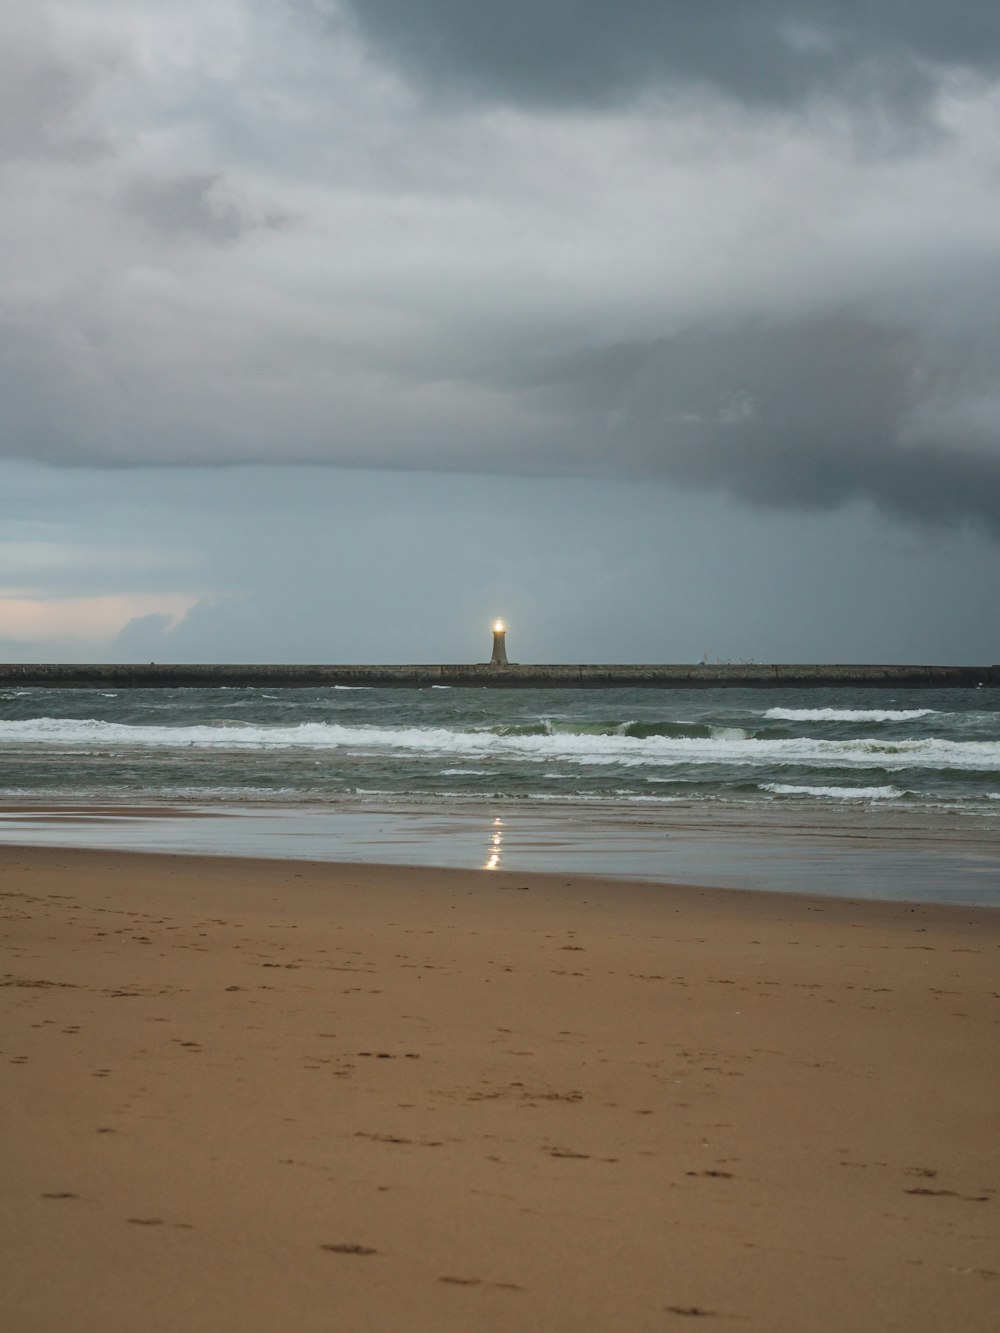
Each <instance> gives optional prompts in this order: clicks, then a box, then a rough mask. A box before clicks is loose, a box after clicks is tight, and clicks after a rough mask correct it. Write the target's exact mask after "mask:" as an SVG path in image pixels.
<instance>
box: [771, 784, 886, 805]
mask: <svg viewBox="0 0 1000 1333" xmlns="http://www.w3.org/2000/svg"><path fill="white" fill-rule="evenodd" d="M759 790H760V791H766V792H770V793H771V794H772V795H773V796H829V797H833V798H835V799H839V800H842V801H892V800H896V799H897V798H898V797H900V796H902V795H903V793H902V791H901V790H900V789H899V788H898V787H798V786H793V785H791V784H790V783H786V782H762V783H760V786H759Z"/></svg>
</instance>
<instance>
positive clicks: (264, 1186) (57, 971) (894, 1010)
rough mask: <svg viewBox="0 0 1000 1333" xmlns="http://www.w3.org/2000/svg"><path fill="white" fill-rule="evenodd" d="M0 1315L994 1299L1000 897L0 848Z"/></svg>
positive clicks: (874, 1308) (624, 1314)
mask: <svg viewBox="0 0 1000 1333" xmlns="http://www.w3.org/2000/svg"><path fill="white" fill-rule="evenodd" d="M0 894H2V916H3V921H2V927H0V932H2V933H0V940H2V951H3V958H2V960H0V1004H2V1007H3V1024H2V1036H0V1048H2V1057H0V1060H2V1067H3V1080H2V1087H3V1096H2V1098H0V1132H2V1135H3V1143H4V1145H5V1153H4V1169H3V1190H2V1201H0V1321H2V1324H3V1327H4V1328H5V1329H7V1330H10V1331H11V1333H56V1330H58V1331H59V1333H64V1331H65V1330H74V1331H75V1333H76V1331H80V1333H86V1331H89V1330H95V1333H96V1331H97V1330H100V1331H101V1333H125V1331H126V1330H128V1333H132V1331H133V1330H136V1329H142V1330H144V1331H145V1330H149V1331H152V1333H155V1331H157V1330H178V1331H180V1330H184V1331H185V1333H187V1331H188V1330H205V1331H206V1333H209V1331H211V1333H218V1331H219V1330H233V1333H236V1331H237V1330H238V1331H239V1333H277V1331H278V1330H289V1329H294V1330H297V1331H300V1333H312V1330H330V1329H337V1330H339V1331H340V1330H342V1331H344V1333H353V1331H354V1330H359V1331H360V1330H365V1331H368V1330H372V1331H373V1333H374V1331H375V1330H380V1331H381V1330H389V1329H396V1328H406V1329H407V1330H410V1331H411V1333H422V1331H423V1330H426V1331H427V1333H431V1331H434V1333H440V1331H442V1330H456V1331H457V1330H463V1331H465V1330H477V1329H483V1330H487V1329H489V1330H493V1329H505V1330H506V1329H516V1330H546V1331H548V1330H552V1331H556V1330H559V1331H562V1330H565V1331H566V1333H580V1331H582V1330H595V1333H596V1330H602V1331H603V1330H611V1329H623V1330H626V1329H627V1330H664V1329H667V1330H669V1329H675V1328H676V1329H686V1328H691V1327H696V1328H705V1329H709V1328H714V1327H718V1328H720V1329H725V1328H729V1327H733V1328H745V1329H747V1330H761V1333H765V1331H767V1333H784V1331H786V1330H787V1333H811V1331H812V1330H816V1331H817V1333H819V1331H824V1333H826V1331H830V1333H832V1331H833V1330H838V1331H840V1330H844V1329H850V1330H853V1331H855V1333H856V1331H858V1330H872V1331H873V1333H874V1331H875V1330H879V1331H882V1330H888V1329H900V1330H906V1331H907V1333H920V1331H921V1330H926V1333H932V1331H933V1333H940V1330H946V1329H947V1330H961V1333H979V1331H980V1330H982V1333H986V1331H987V1330H990V1331H991V1333H992V1330H993V1329H995V1328H996V1326H997V1311H998V1310H1000V1222H998V1217H1000V1195H998V1192H997V1191H998V1188H1000V1169H998V1149H997V1144H998V1142H1000V1115H998V1110H997V1108H998V1106H1000V1059H998V1050H1000V911H998V910H996V909H976V908H957V907H940V906H933V905H907V904H899V903H895V904H888V903H878V902H856V901H851V900H844V899H840V900H833V899H823V898H817V897H796V896H792V895H783V894H764V893H761V894H755V893H748V892H738V891H725V890H712V889H704V888H683V887H668V886H664V885H655V884H639V883H629V882H615V881H605V880H598V879H587V878H585V877H577V878H571V877H570V876H557V875H547V876H544V875H536V874H531V875H525V874H514V873H505V872H501V873H492V874H490V873H486V872H476V871H464V870H427V869H407V868H400V867H391V868H390V867H379V866H360V865H347V864H320V863H308V862H294V861H280V862H279V861H249V860H248V861H239V860H226V859H222V858H214V857H200V858H199V857H189V856H177V855H174V856H171V855H145V854H133V853H114V852H105V851H99V850H88V851H72V850H65V849H52V850H50V849H44V848H29V847H4V848H0Z"/></svg>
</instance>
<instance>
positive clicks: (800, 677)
mask: <svg viewBox="0 0 1000 1333" xmlns="http://www.w3.org/2000/svg"><path fill="white" fill-rule="evenodd" d="M223 685H225V686H229V687H230V688H231V689H241V688H242V689H260V688H264V687H266V688H268V689H318V688H322V687H324V686H326V687H330V686H335V685H341V686H353V687H354V688H356V689H357V688H365V687H367V688H376V689H392V688H395V689H427V688H429V687H430V686H433V685H447V686H452V687H458V688H471V689H508V690H509V689H615V688H624V687H628V688H630V689H635V688H645V689H660V690H664V689H665V690H669V689H707V688H719V687H722V686H731V687H743V688H747V687H751V688H759V689H811V688H820V687H827V688H829V687H831V686H845V687H848V686H849V687H852V688H857V687H861V688H865V687H867V688H877V689H935V688H937V689H974V688H976V687H978V686H992V687H997V686H1000V666H997V665H994V666H984V667H970V666H842V665H836V666H822V665H797V666H796V665H790V664H773V665H770V666H767V665H762V664H757V663H752V664H739V665H730V664H728V663H727V664H716V665H711V664H707V663H706V664H696V665H690V666H688V665H676V666H656V665H651V666H630V665H612V666H590V665H580V666H573V665H554V666H544V665H540V666H522V665H516V664H513V663H512V664H510V665H507V666H494V665H492V664H488V663H483V664H478V663H475V664H471V665H467V666H462V665H456V666H446V665H445V666H319V665H315V666H313V665H301V666H268V665H259V666H225V665H213V664H202V665H195V666H185V665H181V664H177V663H164V664H161V663H159V662H150V663H148V664H144V665H131V664H130V665H117V664H114V663H107V664H100V665H95V664H82V663H81V664H74V663H51V664H45V663H0V688H17V687H18V686H20V687H30V688H36V689H37V688H39V687H50V688H53V689H107V688H109V687H110V688H114V689H142V690H150V689H206V688H210V687H213V686H215V687H219V686H223Z"/></svg>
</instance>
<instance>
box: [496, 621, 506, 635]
mask: <svg viewBox="0 0 1000 1333" xmlns="http://www.w3.org/2000/svg"><path fill="white" fill-rule="evenodd" d="M505 628H506V626H505V625H504V623H503V621H502V620H494V622H493V632H494V634H502V633H503V632H504V630H505Z"/></svg>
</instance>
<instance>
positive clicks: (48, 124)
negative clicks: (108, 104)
mask: <svg viewBox="0 0 1000 1333" xmlns="http://www.w3.org/2000/svg"><path fill="white" fill-rule="evenodd" d="M124 59H125V56H124V52H123V51H122V50H121V49H120V48H118V47H116V46H115V45H114V44H113V43H109V42H107V41H97V40H92V41H82V40H81V41H78V42H76V43H73V42H61V43H60V42H57V41H56V40H55V38H54V34H53V31H52V29H51V27H50V24H49V20H48V15H47V13H46V12H45V8H44V7H43V6H41V5H26V4H17V3H10V2H9V0H5V3H4V4H3V5H2V6H0V160H3V159H17V158H24V157H31V158H37V157H43V158H44V157H53V158H64V159H80V158H88V157H93V156H94V155H95V154H100V153H103V152H105V151H107V147H108V146H107V143H106V141H105V140H104V138H103V136H102V135H101V134H100V133H99V132H98V131H97V130H95V128H94V127H93V126H91V125H88V124H87V122H86V117H85V114H84V112H85V108H86V102H87V99H88V97H89V95H90V93H91V92H92V90H93V89H94V87H95V86H96V85H97V84H98V83H99V82H100V81H101V80H102V79H104V78H105V77H106V76H107V74H108V72H109V71H110V70H111V69H113V68H114V67H115V66H116V65H118V64H120V63H121V62H122V61H123V60H124Z"/></svg>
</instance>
